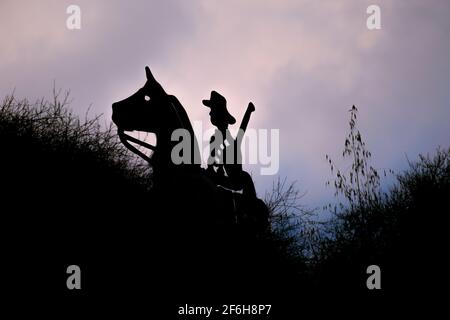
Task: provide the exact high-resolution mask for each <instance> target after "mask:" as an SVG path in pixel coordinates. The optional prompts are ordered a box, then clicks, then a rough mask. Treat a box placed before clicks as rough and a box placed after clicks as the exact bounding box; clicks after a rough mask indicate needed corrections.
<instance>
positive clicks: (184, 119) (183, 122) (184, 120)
mask: <svg viewBox="0 0 450 320" xmlns="http://www.w3.org/2000/svg"><path fill="white" fill-rule="evenodd" d="M167 96H168V98H169V102H170V103H171V104H172V106H173V108H174V109H175V110H174V111H175V112H176V114H177V116H178V119H179V121H180V127H181V128H183V129H186V130H188V131H189V134H190V136H191V139H192V140H191V147H192V160H193V161H195V160H196V159H201V157H200V149H199V146H198V142H197V138H196V136H195V133H194V129H193V127H192V124H191V121H190V120H189V116H188V114H187V112H186V109H185V108H184V107H183V105H182V104H181V103H180V101H179V100H178V98H177V97H175V96H174V95H167ZM193 164H198V165H199V164H200V163H195V162H193Z"/></svg>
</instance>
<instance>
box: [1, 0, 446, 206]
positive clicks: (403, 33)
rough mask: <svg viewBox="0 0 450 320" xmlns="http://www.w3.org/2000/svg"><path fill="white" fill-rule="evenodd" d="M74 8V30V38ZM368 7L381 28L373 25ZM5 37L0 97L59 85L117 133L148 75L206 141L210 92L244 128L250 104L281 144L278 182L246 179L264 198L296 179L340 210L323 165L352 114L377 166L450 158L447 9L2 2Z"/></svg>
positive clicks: (361, 4)
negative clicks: (77, 12)
mask: <svg viewBox="0 0 450 320" xmlns="http://www.w3.org/2000/svg"><path fill="white" fill-rule="evenodd" d="M71 4H75V5H78V6H79V7H80V8H81V29H80V30H69V29H68V28H67V27H66V19H67V18H68V17H69V15H68V14H67V13H66V8H67V7H68V6H69V5H71ZM371 4H376V5H378V6H379V7H380V8H381V29H379V30H369V29H368V28H367V26H366V20H367V18H368V16H369V15H368V14H367V13H366V9H367V7H368V6H369V5H371ZM0 26H1V28H0V38H1V50H0V94H1V95H2V96H4V95H6V94H8V93H11V92H12V91H13V90H14V89H15V95H16V96H17V97H18V98H24V97H27V98H29V99H31V100H33V99H35V98H38V97H42V96H49V95H50V93H51V89H52V86H53V81H55V82H56V86H57V87H60V88H62V89H70V91H71V97H72V98H73V102H72V104H71V108H72V109H73V110H74V111H75V112H76V113H77V114H79V115H81V116H82V117H84V115H85V113H86V111H87V110H88V108H89V106H90V105H91V108H90V111H89V112H90V114H91V115H92V116H94V115H97V114H103V121H104V122H105V123H109V122H110V121H111V120H110V119H111V111H112V110H111V104H112V103H113V102H115V101H118V100H121V99H124V98H126V97H128V96H129V95H131V94H132V93H134V92H135V91H136V90H137V89H138V88H140V87H141V86H142V85H143V84H144V82H145V72H144V67H145V66H146V65H148V66H149V67H150V68H151V70H152V71H153V74H154V75H155V77H156V78H157V80H158V81H159V82H160V83H161V84H162V86H163V87H164V88H165V89H166V91H167V92H168V93H170V94H174V95H176V96H177V97H178V99H179V100H180V101H181V103H182V104H183V105H184V107H185V108H186V110H187V112H188V114H189V116H190V118H191V120H192V121H203V126H204V128H205V129H207V128H210V126H211V125H210V123H209V116H208V112H209V110H208V109H207V108H206V107H204V106H203V105H202V103H201V100H202V99H206V98H208V97H209V94H210V91H211V90H216V91H219V92H220V93H221V94H223V95H224V96H225V97H226V98H227V101H228V109H229V110H230V112H231V113H232V114H233V115H234V116H235V118H236V119H237V122H238V124H237V125H236V126H238V125H239V123H240V119H241V118H242V116H243V114H244V112H245V109H246V106H247V104H248V102H249V101H252V102H253V103H254V104H255V106H256V112H255V113H254V114H253V115H252V118H251V121H250V124H249V127H252V128H264V129H279V134H280V154H279V157H280V170H279V172H278V174H277V175H272V176H260V175H259V168H258V166H251V167H248V170H249V171H251V172H252V173H253V176H254V180H255V183H256V187H257V190H258V193H259V195H260V196H264V192H265V191H266V190H270V188H271V184H272V181H274V180H276V179H277V176H280V177H282V178H284V177H287V180H288V181H293V180H296V181H297V186H298V187H299V189H300V191H301V192H307V194H306V196H305V197H304V198H303V202H304V204H306V205H307V206H309V207H317V206H321V205H323V204H324V202H326V201H329V200H330V199H332V194H333V190H332V189H329V188H326V187H325V182H326V181H327V179H329V178H330V172H329V167H328V165H327V162H326V161H325V154H329V155H331V157H332V158H334V159H336V160H339V159H340V158H341V156H342V154H341V153H342V148H343V142H344V139H345V136H346V133H347V131H348V119H349V113H348V110H349V109H350V108H351V106H352V105H356V106H357V107H358V109H359V127H360V129H361V132H362V134H363V137H364V139H365V141H366V143H367V147H368V148H369V149H370V150H371V151H372V154H373V165H374V166H375V167H377V168H391V169H394V170H396V171H397V172H400V171H401V170H403V169H405V168H406V167H407V158H409V159H410V160H414V159H416V157H417V155H418V154H419V153H428V152H429V153H432V152H433V151H434V150H436V148H437V147H438V146H442V147H448V146H449V142H450V140H449V137H450V125H449V121H450V106H449V101H450V58H449V57H450V1H447V0H430V1H423V0H408V1H406V0H395V1H394V0H387V1H381V0H375V1H374V0H371V1H362V0H351V1H350V0H347V1H338V0H334V1H331V0H329V1H325V0H324V1H319V0H314V1H313V0H309V1H307V0H304V1H302V0H285V1H280V0H270V1H263V0H251V1H245V0H227V1H224V0H223V1H218V0H198V1H197V0H194V1H184V0H169V1H78V0H72V1H57V0H54V1H50V0H46V1H17V0H15V1H8V0H6V1H5V0H1V1H0ZM337 163H338V164H339V163H341V162H340V161H337ZM344 169H345V167H344Z"/></svg>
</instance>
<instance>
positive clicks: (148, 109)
mask: <svg viewBox="0 0 450 320" xmlns="http://www.w3.org/2000/svg"><path fill="white" fill-rule="evenodd" d="M145 73H146V77H147V81H146V82H145V84H144V86H143V87H142V88H140V89H139V90H138V91H137V92H135V93H134V94H132V95H131V96H130V97H128V98H126V99H124V100H121V101H118V102H115V103H113V105H112V109H113V114H112V120H113V122H114V123H115V124H116V125H117V127H118V133H119V138H120V140H121V142H122V143H123V144H124V145H125V146H126V147H127V148H128V149H130V150H131V151H132V152H134V153H136V154H137V155H139V156H140V157H142V158H143V159H145V160H147V161H148V162H149V163H151V164H152V165H154V166H155V161H154V158H155V157H154V156H155V155H153V156H152V158H150V157H148V156H146V155H145V154H144V153H143V152H141V151H140V150H138V149H137V148H136V147H134V146H133V145H131V144H130V143H129V141H131V142H133V143H137V144H139V145H141V146H143V147H146V148H149V149H152V150H153V151H154V153H156V154H157V155H159V156H158V157H156V158H157V159H158V165H160V166H161V167H167V166H170V167H174V166H173V163H172V161H171V158H170V155H171V153H170V152H171V150H172V148H173V146H174V144H176V143H177V142H175V141H172V139H171V137H172V133H173V132H174V130H176V129H180V128H181V129H185V130H186V132H188V133H189V135H190V139H191V141H192V144H191V150H190V151H191V154H192V155H193V158H196V159H199V157H200V151H199V149H198V143H197V141H196V138H195V134H194V130H193V128H192V125H191V122H190V120H189V117H188V115H187V113H186V110H185V109H184V107H183V106H182V105H181V103H180V102H179V101H178V99H177V98H176V97H175V96H173V95H168V94H167V93H166V92H165V91H164V89H163V87H162V86H161V85H160V84H159V83H158V81H156V79H155V78H154V76H153V74H152V73H151V71H150V69H149V67H145ZM125 131H143V132H149V133H154V134H155V135H156V141H157V145H156V146H153V145H150V144H148V143H145V142H143V141H140V140H138V139H136V138H134V137H131V136H129V135H127V134H126V133H125ZM152 160H153V161H152ZM183 165H184V164H183ZM189 165H195V166H197V167H199V164H197V163H194V161H192V162H190V163H189Z"/></svg>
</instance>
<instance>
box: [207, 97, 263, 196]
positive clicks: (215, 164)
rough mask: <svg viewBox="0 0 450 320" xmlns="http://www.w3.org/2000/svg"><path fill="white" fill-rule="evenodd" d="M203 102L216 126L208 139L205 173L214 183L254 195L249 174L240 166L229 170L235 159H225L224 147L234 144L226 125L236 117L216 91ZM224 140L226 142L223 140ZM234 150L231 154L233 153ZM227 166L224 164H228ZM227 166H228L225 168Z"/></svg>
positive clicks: (233, 121) (234, 120) (233, 122)
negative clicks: (208, 148) (208, 155)
mask: <svg viewBox="0 0 450 320" xmlns="http://www.w3.org/2000/svg"><path fill="white" fill-rule="evenodd" d="M202 102H203V104H204V105H205V106H207V107H209V108H210V109H211V111H210V113H209V115H210V116H211V123H212V124H213V125H214V126H216V128H217V129H216V131H215V133H214V135H213V136H212V137H211V139H210V150H211V154H210V157H209V159H208V169H207V173H208V175H209V176H210V178H211V179H212V180H213V181H214V183H215V184H217V185H221V186H222V187H226V188H228V189H231V190H240V189H242V190H243V193H244V194H246V195H248V196H251V197H256V191H255V186H254V184H253V180H252V178H251V176H250V175H249V174H248V173H247V172H245V171H243V170H242V166H237V167H238V168H241V169H238V170H236V169H235V170H232V171H230V169H231V167H232V166H233V168H236V165H235V164H234V165H233V161H235V160H236V159H228V162H227V159H226V154H227V150H226V149H225V148H226V147H230V148H233V147H235V146H236V144H235V140H234V139H233V137H232V136H231V134H230V131H229V130H228V125H230V124H235V123H236V119H235V118H234V117H233V116H232V115H231V114H230V113H229V112H228V110H227V101H226V99H225V97H223V96H222V95H221V94H219V93H218V92H216V91H211V97H210V99H209V100H203V101H202ZM225 140H226V141H227V142H225ZM235 152H237V150H234V151H233V153H232V154H231V155H235ZM228 163H230V164H229V165H228V166H227V165H224V164H228ZM227 168H230V169H228V170H227Z"/></svg>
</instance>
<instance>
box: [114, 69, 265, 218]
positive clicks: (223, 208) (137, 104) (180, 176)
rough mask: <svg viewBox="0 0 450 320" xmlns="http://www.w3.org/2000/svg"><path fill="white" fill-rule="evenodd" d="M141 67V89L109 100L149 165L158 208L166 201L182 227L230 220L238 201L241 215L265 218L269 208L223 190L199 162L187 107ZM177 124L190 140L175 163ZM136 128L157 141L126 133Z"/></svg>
mask: <svg viewBox="0 0 450 320" xmlns="http://www.w3.org/2000/svg"><path fill="white" fill-rule="evenodd" d="M145 72H146V77H147V81H146V83H145V84H144V86H143V87H142V88H140V89H139V90H138V91H137V92H136V93H134V94H133V95H131V96H130V97H128V98H126V99H124V100H122V101H119V102H115V103H113V105H112V109H113V114H112V119H113V122H114V123H115V124H116V125H117V127H118V134H119V138H120V140H121V142H122V143H123V144H124V145H125V146H126V147H127V148H128V149H130V150H131V151H132V152H134V153H136V154H137V155H139V156H140V157H142V158H143V159H145V160H146V161H148V162H149V163H150V165H151V166H152V168H153V175H154V176H153V180H154V186H155V190H156V192H157V194H158V197H157V198H158V200H159V201H164V202H165V203H164V205H163V206H162V207H164V208H165V209H166V210H167V206H169V207H170V208H171V209H172V210H171V211H172V212H174V215H175V216H177V217H178V218H179V219H180V218H181V220H178V221H179V222H180V223H181V224H182V225H184V226H185V225H186V224H188V225H192V224H194V225H195V226H197V227H198V226H199V225H203V226H204V225H208V227H210V226H211V225H224V224H233V223H235V221H236V219H237V212H238V211H239V210H236V203H241V204H242V205H241V206H240V208H241V209H242V208H244V211H245V213H246V214H240V216H242V217H244V216H247V217H248V216H252V215H251V214H248V213H249V212H250V211H255V212H259V215H261V216H265V217H264V218H263V219H262V220H266V221H267V208H266V207H265V205H264V203H263V202H262V201H261V200H259V199H257V198H255V199H245V197H243V196H242V195H240V194H236V193H231V192H230V191H225V190H224V189H223V188H219V187H217V185H215V184H214V183H213V182H212V180H211V179H209V178H208V176H207V174H206V173H205V170H204V169H202V168H201V167H200V164H199V163H200V151H199V147H198V143H197V140H196V137H195V134H194V130H193V128H192V125H191V122H190V120H189V117H188V115H187V113H186V110H185V109H184V107H183V106H182V105H181V103H180V102H179V101H178V99H177V98H176V97H175V96H173V95H169V94H167V93H166V92H165V91H164V89H163V88H162V86H161V85H160V84H159V83H158V82H157V81H156V79H155V78H154V76H153V75H152V73H151V71H150V69H149V68H148V67H146V68H145ZM177 129H184V132H185V135H184V137H183V138H184V139H188V140H183V141H190V146H191V150H188V151H190V161H186V162H183V163H181V164H175V163H174V162H173V161H172V158H171V154H172V150H173V148H174V147H175V146H176V145H177V144H178V143H179V141H172V133H173V132H174V131H175V130H177ZM134 130H136V131H144V132H150V133H154V134H155V135H156V145H151V144H148V143H146V142H143V141H140V140H138V139H135V138H134V137H131V136H129V135H127V134H126V133H125V131H134ZM130 142H133V143H136V144H139V145H141V146H143V147H146V148H149V149H151V150H153V154H152V155H151V157H148V156H146V155H145V154H144V153H142V152H141V151H140V150H138V149H137V148H136V147H134V146H133V145H132V144H131V143H130ZM181 212H182V213H183V214H182V215H181V217H180V213H181ZM233 212H234V215H233ZM253 216H254V215H253ZM247 220H249V219H247ZM250 220H251V219H250ZM253 220H258V219H253ZM263 224H264V223H263ZM265 224H266V225H267V223H265Z"/></svg>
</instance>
